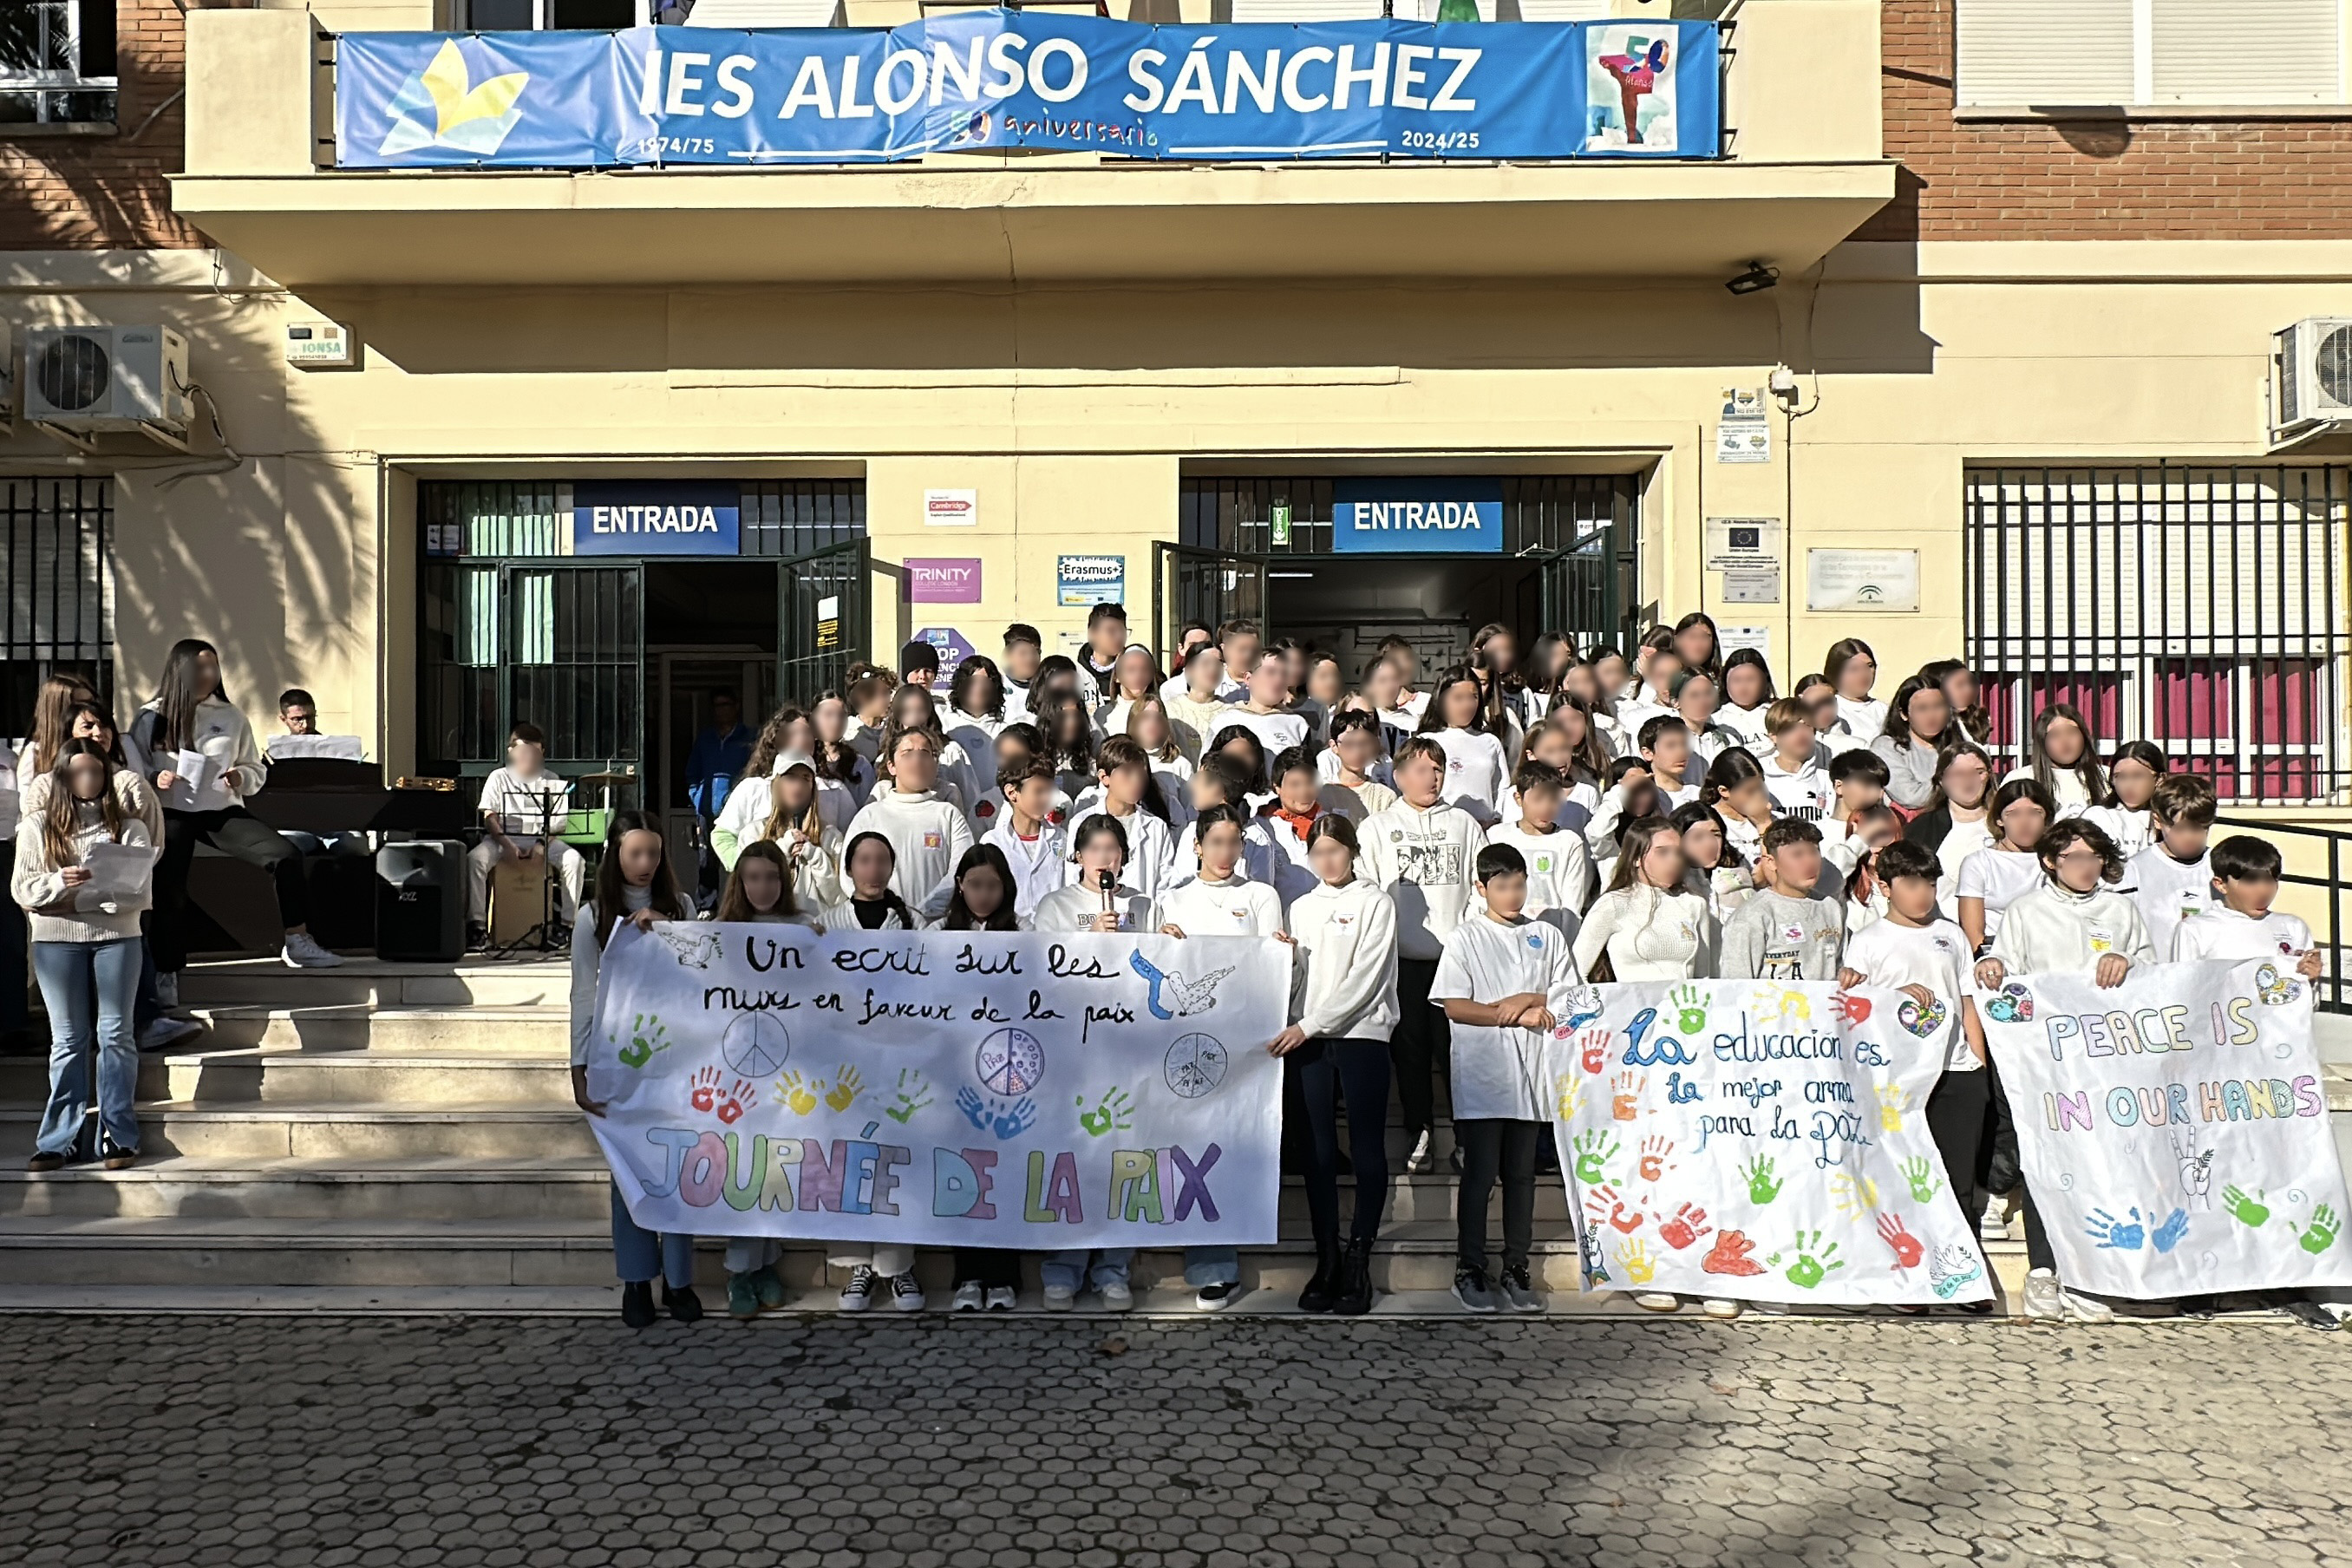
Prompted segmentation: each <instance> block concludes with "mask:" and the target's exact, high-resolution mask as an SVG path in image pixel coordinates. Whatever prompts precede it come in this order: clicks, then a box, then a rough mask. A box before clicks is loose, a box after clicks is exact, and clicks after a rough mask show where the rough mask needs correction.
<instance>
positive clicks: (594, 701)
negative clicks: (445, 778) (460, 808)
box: [497, 561, 646, 804]
mask: <svg viewBox="0 0 2352 1568" xmlns="http://www.w3.org/2000/svg"><path fill="white" fill-rule="evenodd" d="M497 570H498V574H499V575H498V583H499V608H500V610H501V611H502V615H501V617H500V618H501V619H502V620H503V621H504V623H505V625H504V630H505V636H504V637H503V638H502V639H501V643H502V647H501V654H502V658H501V659H500V668H499V709H500V713H499V729H500V731H502V733H501V735H500V737H499V740H500V744H501V746H503V742H504V736H503V731H504V730H505V729H506V727H507V726H509V725H511V724H515V723H518V722H522V721H528V722H530V723H533V724H536V725H538V726H539V727H540V728H541V729H542V730H544V731H547V760H548V765H549V766H550V767H551V768H552V769H553V770H554V771H555V772H556V773H561V774H562V775H564V776H565V777H567V778H577V777H579V776H580V775H581V774H583V773H611V772H620V771H624V770H626V771H632V772H634V771H635V769H636V767H637V765H638V763H639V760H640V753H641V752H642V749H643V746H644V740H645V723H644V714H645V693H646V645H645V615H644V604H645V568H644V567H643V566H642V565H641V564H639V563H636V562H634V561H632V562H627V563H598V564H595V565H586V564H579V563H572V562H569V561H530V562H515V563H505V564H501V565H500V566H499V567H498V569H497ZM597 793H598V792H595V791H587V792H583V795H582V796H581V798H582V799H583V800H585V799H589V798H593V797H595V796H596V795H597ZM619 803H620V799H619V797H618V795H616V799H615V804H619ZM632 804H634V803H632Z"/></svg>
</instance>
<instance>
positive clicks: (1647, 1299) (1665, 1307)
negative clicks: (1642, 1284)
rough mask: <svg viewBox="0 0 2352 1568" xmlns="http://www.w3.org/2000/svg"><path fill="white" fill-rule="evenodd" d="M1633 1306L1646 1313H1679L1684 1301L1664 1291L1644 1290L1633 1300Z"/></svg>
mask: <svg viewBox="0 0 2352 1568" xmlns="http://www.w3.org/2000/svg"><path fill="white" fill-rule="evenodd" d="M1633 1305H1635V1306H1636V1307H1639V1308H1641V1309H1642V1310H1643V1311H1645V1312H1678V1311H1680V1310H1682V1305H1683V1299H1682V1298H1681V1297H1680V1296H1670V1295H1668V1294H1666V1292H1664V1290H1644V1291H1643V1292H1642V1293H1641V1294H1640V1295H1638V1296H1636V1297H1634V1298H1633Z"/></svg>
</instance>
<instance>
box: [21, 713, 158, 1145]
mask: <svg viewBox="0 0 2352 1568" xmlns="http://www.w3.org/2000/svg"><path fill="white" fill-rule="evenodd" d="M114 774H115V767H114V764H113V763H111V762H110V761H109V760H108V758H107V755H106V752H105V750H104V748H102V747H100V745H99V744H98V743H97V742H94V741H68V742H65V743H64V744H63V745H61V746H59V747H58V754H57V760H56V762H55V763H54V765H53V766H52V767H51V769H50V771H49V773H48V774H47V779H48V792H47V798H46V799H44V800H43V801H42V802H41V803H40V806H39V808H38V809H37V810H35V811H28V812H26V814H25V815H24V816H23V817H22V818H21V819H20V820H19V821H18V822H17V824H16V866H15V869H14V871H13V873H12V875H11V876H10V879H9V892H10V895H11V896H12V897H13V898H14V899H15V900H16V903H17V904H18V905H19V906H20V907H22V908H23V909H24V910H25V911H26V914H27V915H29V916H30V917H31V924H32V936H33V973H35V974H36V975H37V977H38V978H39V980H40V985H41V1001H42V1004H43V1005H45V1006H46V1007H47V1009H48V1014H49V1103H48V1109H47V1110H46V1111H44V1112H43V1113H42V1116H41V1125H40V1130H39V1131H37V1133H35V1134H34V1139H33V1158H32V1161H31V1163H30V1164H29V1165H28V1167H27V1168H28V1169H30V1170H34V1171H54V1170H56V1169H58V1167H59V1166H61V1165H63V1164H64V1163H66V1162H67V1161H68V1159H70V1158H71V1157H72V1155H73V1152H74V1148H75V1145H76V1144H78V1143H79V1142H80V1141H81V1126H82V1117H83V1115H84V1114H85V1111H86V1108H87V1107H88V1105H89V1089H90V1085H89V1078H88V1076H87V1071H86V1069H85V1068H84V1066H83V1063H84V1061H85V1060H86V1059H87V1058H88V1057H89V1055H90V1054H91V1053H92V1052H93V1050H94V1051H95V1054H96V1057H97V1061H98V1125H99V1143H100V1147H99V1155H100V1159H102V1160H103V1161H104V1162H105V1163H106V1168H107V1169H108V1170H110V1171H120V1170H121V1169H123V1168H124V1167H125V1166H127V1165H129V1164H131V1163H132V1162H133V1161H135V1160H136V1159H138V1157H139V1118H138V1115H137V1113H136V1112H135V1111H134V1110H132V1105H131V1101H132V1096H133V1093H134V1091H135V1090H136V1089H137V1087H138V1081H139V1046H138V1042H137V1041H136V1040H135V1039H134V1038H133V1037H132V1033H131V1009H132V1006H133V1005H134V1003H135V1000H136V998H137V995H138V992H139V969H140V955H141V949H140V942H139V911H140V910H143V909H145V908H146V907H147V894H146V892H145V891H144V889H142V890H141V891H139V892H135V893H131V892H100V891H99V890H98V889H95V888H93V887H92V886H90V884H91V882H92V881H93V880H94V879H95V877H96V875H97V873H96V872H94V871H93V870H92V868H91V867H90V866H89V863H88V862H89V858H90V855H91V852H92V850H93V848H94V847H96V846H98V845H100V844H108V845H121V846H123V847H128V848H131V849H137V850H152V847H153V842H152V839H150V838H149V837H148V834H147V827H146V825H145V824H144V823H142V822H141V821H140V820H139V818H138V816H136V815H135V814H133V813H131V812H130V811H127V810H125V809H124V806H123V804H122V797H121V795H120V793H119V792H118V791H117V790H116V788H115V784H114ZM93 999H94V1000H95V1007H94V1008H93V1005H92V1004H93Z"/></svg>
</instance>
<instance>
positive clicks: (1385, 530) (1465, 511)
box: [1331, 478, 1503, 555]
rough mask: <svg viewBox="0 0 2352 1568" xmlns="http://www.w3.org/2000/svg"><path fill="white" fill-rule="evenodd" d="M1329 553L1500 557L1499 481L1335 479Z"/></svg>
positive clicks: (1501, 499)
mask: <svg viewBox="0 0 2352 1568" xmlns="http://www.w3.org/2000/svg"><path fill="white" fill-rule="evenodd" d="M1331 548H1332V550H1334V551H1335V552H1338V553H1339V554H1341V555H1408V554H1416V555H1463V554H1478V555H1499V554H1501V553H1502V550H1503V481H1502V480H1500V479H1445V478H1438V479H1334V480H1333V481H1332V482H1331Z"/></svg>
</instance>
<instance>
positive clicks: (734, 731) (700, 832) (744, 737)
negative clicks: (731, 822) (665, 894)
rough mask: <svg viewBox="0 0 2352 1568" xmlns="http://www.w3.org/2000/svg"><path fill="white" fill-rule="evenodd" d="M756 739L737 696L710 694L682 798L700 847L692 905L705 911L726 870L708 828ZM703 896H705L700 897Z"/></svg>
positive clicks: (722, 691)
mask: <svg viewBox="0 0 2352 1568" xmlns="http://www.w3.org/2000/svg"><path fill="white" fill-rule="evenodd" d="M757 739H758V737H757V736H755V735H753V734H752V732H751V726H749V725H747V724H745V723H744V722H743V707H742V704H741V703H740V702H738V701H737V700H735V693H734V692H732V691H730V690H729V689H727V688H725V687H723V686H722V687H720V688H719V689H717V690H716V691H713V692H712V693H711V694H710V727H709V729H707V730H705V731H702V733H700V734H699V735H697V736H696V737H695V738H694V747H693V749H692V750H691V751H689V752H687V754H686V796H687V799H688V801H690V802H692V803H693V805H694V816H695V826H696V829H697V831H696V833H695V838H696V842H697V844H698V847H699V853H698V857H697V866H696V872H697V874H696V877H695V882H696V884H697V888H696V890H697V893H698V898H697V900H696V902H697V903H698V905H700V906H701V907H703V908H706V909H707V908H709V907H710V906H711V905H712V904H714V903H716V902H717V901H718V893H719V887H720V885H721V884H723V883H724V882H725V880H726V879H727V868H725V867H724V866H721V865H720V864H719V857H718V856H717V855H715V854H714V853H712V851H711V848H710V829H711V826H712V825H714V824H715V823H717V822H718V820H719V808H720V807H722V806H724V805H726V804H727V792H728V791H729V790H730V788H732V787H733V786H734V784H735V781H736V780H737V779H738V778H740V777H741V776H742V773H743V770H744V769H745V768H747V767H749V766H751V745H752V742H754V741H755V740H757ZM703 894H707V895H708V897H702V896H699V895H703Z"/></svg>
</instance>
